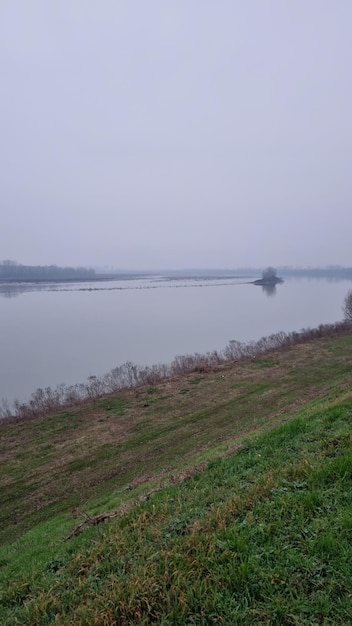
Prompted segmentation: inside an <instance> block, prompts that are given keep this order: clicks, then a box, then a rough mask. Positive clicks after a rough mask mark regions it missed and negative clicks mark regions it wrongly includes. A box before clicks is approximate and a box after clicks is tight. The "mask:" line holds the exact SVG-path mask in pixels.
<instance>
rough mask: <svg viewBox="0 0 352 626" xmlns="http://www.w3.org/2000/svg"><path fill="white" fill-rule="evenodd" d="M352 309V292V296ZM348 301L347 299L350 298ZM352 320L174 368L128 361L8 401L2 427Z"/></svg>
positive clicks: (0, 410)
mask: <svg viewBox="0 0 352 626" xmlns="http://www.w3.org/2000/svg"><path fill="white" fill-rule="evenodd" d="M349 294H351V295H350V301H351V307H352V290H351V291H350V292H349ZM346 298H347V296H346ZM351 321H352V309H351V318H347V317H346V319H345V320H344V321H342V322H336V323H335V324H320V326H318V327H317V328H305V329H303V330H301V331H300V332H296V331H294V332H292V333H284V332H279V333H275V334H273V335H269V336H268V337H262V338H261V339H259V340H258V341H252V342H249V343H241V342H239V341H236V340H231V341H230V342H229V344H228V345H227V346H226V347H225V348H224V349H223V350H222V351H220V352H219V351H217V350H214V351H213V352H207V353H206V354H200V353H195V354H186V355H180V356H176V357H175V358H174V360H173V361H172V362H171V364H169V365H167V364H165V363H159V364H157V365H147V366H140V365H136V364H135V363H132V362H131V361H127V363H124V364H123V365H120V366H118V367H115V368H114V369H112V370H111V371H110V372H108V373H107V374H105V375H104V376H102V377H98V376H90V377H89V378H88V381H87V382H86V383H81V384H78V385H69V386H66V385H63V384H61V385H58V386H57V387H56V388H55V389H52V388H51V387H46V388H45V389H37V390H36V391H35V392H34V393H32V395H31V397H30V399H29V401H28V402H20V401H18V400H15V402H14V404H13V409H11V408H10V406H9V403H8V402H7V401H6V400H2V403H1V404H0V418H2V420H1V421H2V423H5V422H6V421H7V420H9V419H11V420H13V419H15V420H19V419H32V418H34V417H37V416H40V415H46V414H50V413H51V414H52V413H54V412H55V411H60V410H63V409H66V408H68V407H71V406H77V405H78V404H80V403H81V402H82V401H85V400H94V399H96V398H100V397H102V396H104V395H108V394H113V393H118V392H119V391H122V390H123V389H132V388H135V387H139V386H142V385H155V384H157V383H158V382H161V381H163V380H166V379H167V378H172V377H178V376H184V375H186V374H189V373H192V372H205V371H209V369H212V368H214V367H217V366H218V365H221V364H222V363H226V362H233V361H240V360H245V359H249V358H253V357H255V356H256V355H258V354H265V353H267V352H270V351H276V350H281V349H283V348H286V347H289V346H293V345H296V344H301V343H306V342H308V341H312V340H314V339H320V338H322V337H330V336H331V337H332V336H337V335H340V334H342V333H343V332H346V330H348V329H350V328H351Z"/></svg>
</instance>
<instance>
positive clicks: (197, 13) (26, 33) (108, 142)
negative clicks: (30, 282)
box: [0, 0, 352, 268]
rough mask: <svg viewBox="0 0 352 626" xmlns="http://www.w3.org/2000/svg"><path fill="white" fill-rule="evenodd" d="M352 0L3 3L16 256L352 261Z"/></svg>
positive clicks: (140, 263)
mask: <svg viewBox="0 0 352 626" xmlns="http://www.w3.org/2000/svg"><path fill="white" fill-rule="evenodd" d="M351 32H352V1H351V0H286V1H283V0H148V1H147V0H138V1H137V0H100V1H99V2H98V1H97V0H50V1H48V0H1V3H0V72H1V85H2V95H1V100H0V111H1V126H2V129H1V142H0V176H1V229H0V259H6V258H9V259H14V260H17V261H19V262H22V263H25V264H27V263H28V264H47V263H57V264H61V265H67V264H73V265H80V264H83V265H105V264H109V265H113V266H114V267H121V268H177V267H182V268H184V267H239V266H244V265H259V266H265V265H267V264H274V265H282V264H294V265H325V264H329V263H340V264H344V265H352V245H351V242H352V203H351V201H352V121H351V117H352V71H351V62H352V37H351Z"/></svg>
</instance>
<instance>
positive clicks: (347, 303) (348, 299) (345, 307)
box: [342, 289, 352, 322]
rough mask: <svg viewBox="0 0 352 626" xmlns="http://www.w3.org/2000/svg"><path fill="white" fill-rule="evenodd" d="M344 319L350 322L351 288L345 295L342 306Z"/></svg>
mask: <svg viewBox="0 0 352 626" xmlns="http://www.w3.org/2000/svg"><path fill="white" fill-rule="evenodd" d="M342 310H343V314H344V316H345V319H346V320H348V321H350V322H352V289H350V290H349V291H348V292H347V293H346V296H345V299H344V301H343V306H342Z"/></svg>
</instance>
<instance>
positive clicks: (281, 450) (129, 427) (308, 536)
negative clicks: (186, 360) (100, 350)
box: [0, 334, 352, 626]
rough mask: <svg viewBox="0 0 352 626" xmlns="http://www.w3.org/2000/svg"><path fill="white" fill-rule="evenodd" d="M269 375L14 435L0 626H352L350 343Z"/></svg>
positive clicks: (2, 481) (3, 487)
mask: <svg viewBox="0 0 352 626" xmlns="http://www.w3.org/2000/svg"><path fill="white" fill-rule="evenodd" d="M255 361H256V360H251V361H248V362H247V363H240V364H234V365H233V364H232V365H231V366H225V367H224V366H222V367H220V368H217V369H216V370H215V371H214V372H209V373H205V374H204V375H203V374H202V376H201V377H198V376H197V377H195V376H194V375H193V376H192V375H191V376H188V377H184V378H181V379H179V380H175V381H167V382H166V383H165V384H161V385H158V386H155V387H147V388H145V389H141V390H136V391H134V390H132V391H131V392H123V393H121V394H119V395H117V396H116V397H110V398H106V399H104V400H99V401H96V402H93V403H84V404H83V405H82V406H81V407H78V408H77V409H75V410H74V411H70V412H65V413H61V414H59V415H56V416H55V415H53V416H47V417H45V418H40V419H37V420H32V421H29V422H19V423H15V424H6V425H4V426H2V427H1V429H0V435H1V440H0V470H1V473H0V496H1V507H0V523H1V531H0V537H1V538H2V547H0V589H1V592H0V623H1V624H4V626H12V625H13V624H24V625H26V624H28V625H29V624H30V625H31V626H36V625H38V626H39V625H40V626H42V625H43V626H45V625H46V624H48V625H49V624H56V625H60V624H61V625H64V624H65V625H69V624H73V625H75V624H76V625H77V626H78V624H79V625H83V624H87V625H89V624H98V625H105V626H106V625H107V626H109V625H112V624H122V625H123V624H126V625H127V624H165V625H166V624H180V625H181V624H182V625H183V624H215V623H219V624H243V625H247V624H249V625H251V624H270V625H276V624H277V625H279V624H280V625H281V624H283V625H287V626H291V625H292V626H294V625H297V624H300V625H301V624H307V625H308V624H309V625H311V624H312V625H315V624H321V625H327V624H331V625H339V624H341V625H342V624H348V623H351V620H350V615H351V614H352V606H351V603H352V594H351V582H350V581H351V580H352V541H351V540H352V489H351V479H352V429H351V425H352V393H351V392H350V391H349V389H351V382H352V380H351V373H350V372H351V365H352V337H351V336H350V335H348V334H346V335H345V336H343V337H339V338H334V339H331V338H330V339H324V340H319V341H314V342H310V343H309V344H306V345H304V346H296V347H295V348H292V349H288V350H284V351H280V352H276V353H275V354H272V355H269V356H265V358H264V357H263V359H262V361H264V364H263V363H259V364H258V362H255ZM220 383H221V384H220ZM187 385H188V386H187ZM186 389H187V391H189V393H188V394H183V393H181V392H182V391H183V390H186ZM146 404H148V406H145V405H146ZM105 417H108V419H105ZM103 418H104V419H103ZM65 425H66V426H67V427H66V428H64V426H65ZM120 507H121V513H122V512H124V514H123V515H122V516H121V517H118V518H117V519H115V520H111V521H110V522H106V523H105V524H102V525H100V526H98V527H93V528H88V529H86V530H84V532H82V534H80V535H79V536H77V537H74V538H73V539H72V540H71V541H69V542H66V543H65V542H63V538H64V537H65V536H67V535H68V534H70V532H71V531H72V530H73V528H74V527H75V525H77V524H78V522H79V521H81V520H82V519H83V517H82V516H83V514H86V513H87V514H89V515H96V514H98V513H101V512H102V511H109V510H113V509H119V508H120Z"/></svg>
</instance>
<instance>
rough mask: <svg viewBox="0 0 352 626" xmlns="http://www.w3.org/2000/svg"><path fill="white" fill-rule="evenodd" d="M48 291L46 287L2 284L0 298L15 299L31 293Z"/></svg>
mask: <svg viewBox="0 0 352 626" xmlns="http://www.w3.org/2000/svg"><path fill="white" fill-rule="evenodd" d="M45 289H48V285H33V284H32V285H24V284H21V285H14V284H12V283H11V284H10V283H8V284H2V285H0V297H3V298H16V297H17V296H21V295H22V294H24V293H27V292H32V291H44V290H45Z"/></svg>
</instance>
